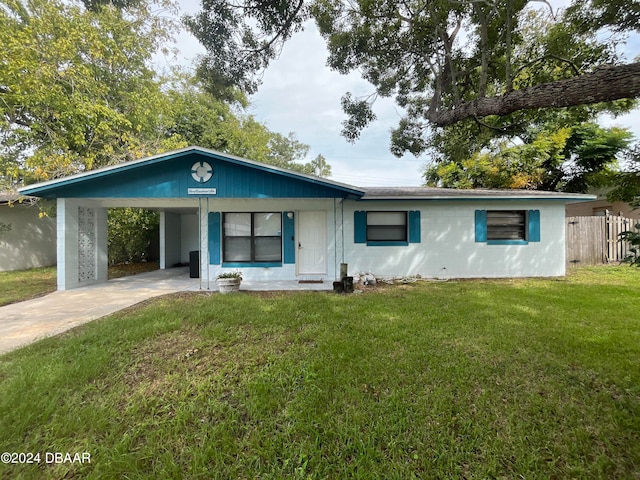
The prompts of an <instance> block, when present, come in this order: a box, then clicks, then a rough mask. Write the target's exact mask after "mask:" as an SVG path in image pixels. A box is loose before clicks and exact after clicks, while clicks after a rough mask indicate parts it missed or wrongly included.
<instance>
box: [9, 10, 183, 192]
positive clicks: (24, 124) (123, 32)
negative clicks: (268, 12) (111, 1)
mask: <svg viewBox="0 0 640 480" xmlns="http://www.w3.org/2000/svg"><path fill="white" fill-rule="evenodd" d="M163 5H165V7H166V8H171V4H169V3H164V2H163ZM151 8H152V7H151V5H150V4H147V2H141V3H139V4H138V5H137V6H135V8H134V7H133V6H132V7H131V8H129V9H127V11H126V13H125V12H123V11H121V10H119V9H117V8H114V7H112V6H107V5H105V6H103V7H101V8H96V9H95V10H86V9H84V8H83V7H82V6H81V4H80V3H79V2H78V1H69V2H66V1H65V2H62V1H61V0H34V1H30V2H28V3H24V4H23V3H21V2H19V1H16V2H11V3H9V4H7V5H6V6H5V7H4V8H2V9H0V44H2V45H3V48H2V50H1V51H0V64H2V65H3V68H2V69H0V100H1V101H0V119H1V120H0V138H1V140H2V147H1V148H0V157H1V158H2V166H3V172H2V174H3V176H5V177H7V178H9V179H10V181H11V182H12V183H14V184H16V183H22V182H26V183H29V182H32V181H34V180H46V179H51V178H57V177H60V176H64V175H69V174H72V173H77V172H78V171H83V170H88V169H92V168H97V167H101V166H105V165H109V164H114V163H118V162H121V161H125V160H130V159H134V158H139V157H141V156H144V155H145V154H148V153H156V152H158V151H162V150H164V149H168V148H173V147H175V146H176V145H177V144H178V143H177V141H176V140H175V139H172V138H167V137H165V136H160V137H159V136H158V129H159V126H160V122H161V119H162V118H163V114H164V112H165V111H166V107H167V102H166V101H165V99H164V96H163V94H162V91H161V84H160V83H159V81H158V79H157V78H156V75H155V73H154V71H153V70H152V69H151V68H150V67H149V63H150V60H151V56H152V55H153V53H154V52H155V51H156V50H158V49H159V48H160V47H161V46H162V45H163V44H164V42H166V41H167V40H168V39H169V38H170V35H171V29H172V23H171V21H170V20H168V18H167V17H165V16H156V15H154V14H152V12H151Z"/></svg>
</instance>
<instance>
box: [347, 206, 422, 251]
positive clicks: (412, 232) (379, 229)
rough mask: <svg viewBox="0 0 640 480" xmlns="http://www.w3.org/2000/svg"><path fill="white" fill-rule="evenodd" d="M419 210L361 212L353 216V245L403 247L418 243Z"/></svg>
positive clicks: (419, 237) (358, 211) (356, 212)
mask: <svg viewBox="0 0 640 480" xmlns="http://www.w3.org/2000/svg"><path fill="white" fill-rule="evenodd" d="M420 223H421V222H420V210H411V211H392V212H382V211H372V212H367V211H362V210H357V211H355V212H354V215H353V233H354V237H353V243H366V244H367V245H369V246H403V245H409V244H410V243H420V241H421V235H420Z"/></svg>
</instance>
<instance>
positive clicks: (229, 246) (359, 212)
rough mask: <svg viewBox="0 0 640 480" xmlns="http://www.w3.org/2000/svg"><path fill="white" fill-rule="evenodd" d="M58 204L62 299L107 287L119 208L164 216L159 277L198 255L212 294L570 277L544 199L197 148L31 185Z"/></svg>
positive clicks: (561, 205) (559, 224)
mask: <svg viewBox="0 0 640 480" xmlns="http://www.w3.org/2000/svg"><path fill="white" fill-rule="evenodd" d="M20 191H21V193H22V194H24V195H34V196H38V197H43V198H49V199H57V208H58V214H57V222H58V228H57V232H58V233H57V241H58V243H57V244H58V288H59V289H70V288H74V287H78V286H82V285H87V284H90V283H95V282H100V281H105V280H106V278H107V208H112V207H143V208H148V209H154V210H157V211H159V212H160V268H170V267H172V266H173V265H175V264H177V263H181V262H185V261H188V259H189V254H190V252H191V251H193V250H198V251H199V252H200V255H199V270H200V277H201V282H202V284H203V285H206V286H208V285H215V284H214V283H213V280H214V279H215V278H216V276H217V275H218V274H220V273H222V272H225V271H234V270H237V269H239V270H241V271H242V274H243V276H244V278H245V279H247V280H265V281H266V280H269V279H277V280H298V281H303V280H304V281H310V280H316V281H320V280H322V281H329V282H331V281H334V280H336V279H337V277H338V276H339V275H340V265H341V264H342V263H346V264H348V268H349V273H350V274H351V273H358V272H367V273H373V274H374V275H376V276H380V277H393V276H411V275H416V276H417V275H420V276H422V277H426V278H460V277H528V276H532V277H533V276H561V275H564V273H565V243H564V241H565V204H566V203H568V202H571V201H578V200H585V199H591V198H593V197H592V196H585V195H579V194H566V193H557V192H539V191H504V190H452V189H442V188H422V187H415V188H407V187H397V188H392V187H389V188H370V187H367V188H361V187H356V186H352V185H346V184H343V183H338V182H334V181H331V180H327V179H324V178H318V177H313V176H309V175H303V174H300V173H297V172H292V171H289V170H285V169H281V168H277V167H273V166H270V165H265V164H262V163H257V162H254V161H251V160H247V159H243V158H238V157H235V156H231V155H227V154H224V153H220V152H216V151H212V150H207V149H203V148H199V147H188V148H184V149H181V150H177V151H173V152H169V153H164V154H161V155H155V156H152V157H149V158H145V159H141V160H137V161H132V162H127V163H123V164H120V165H115V166H111V167H107V168H102V169H99V170H93V171H89V172H86V173H81V174H78V175H73V176H70V177H66V178H60V179H56V180H52V181H48V182H44V183H40V184H36V185H30V186H28V187H24V188H22V189H21V190H20Z"/></svg>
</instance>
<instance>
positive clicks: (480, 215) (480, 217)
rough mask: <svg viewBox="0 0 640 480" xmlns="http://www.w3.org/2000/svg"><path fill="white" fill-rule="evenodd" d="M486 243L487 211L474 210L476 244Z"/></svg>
mask: <svg viewBox="0 0 640 480" xmlns="http://www.w3.org/2000/svg"><path fill="white" fill-rule="evenodd" d="M486 241H487V211H486V210H476V242H486Z"/></svg>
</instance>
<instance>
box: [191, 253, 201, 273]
mask: <svg viewBox="0 0 640 480" xmlns="http://www.w3.org/2000/svg"><path fill="white" fill-rule="evenodd" d="M189 278H200V251H199V250H192V251H190V252H189Z"/></svg>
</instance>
